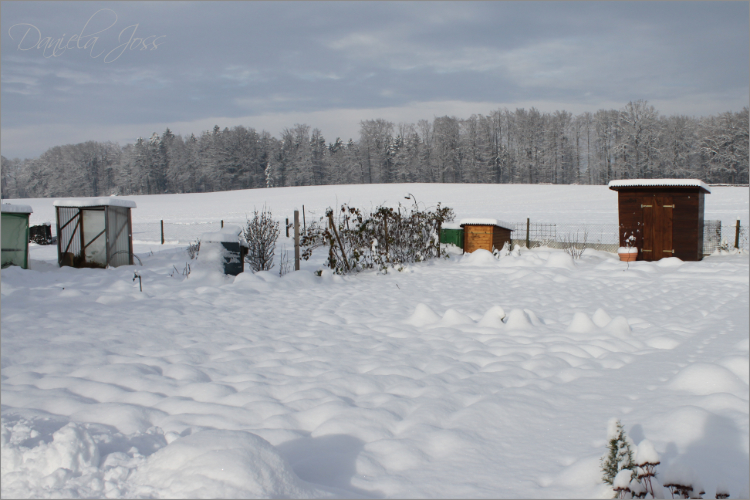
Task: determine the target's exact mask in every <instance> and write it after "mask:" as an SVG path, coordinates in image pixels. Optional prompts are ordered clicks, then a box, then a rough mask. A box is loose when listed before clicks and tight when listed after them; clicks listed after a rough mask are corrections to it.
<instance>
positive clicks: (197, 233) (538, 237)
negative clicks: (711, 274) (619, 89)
mask: <svg viewBox="0 0 750 500" xmlns="http://www.w3.org/2000/svg"><path fill="white" fill-rule="evenodd" d="M245 223H246V221H242V222H240V221H223V222H222V221H200V222H164V224H163V228H164V242H165V243H168V244H182V245H187V244H190V243H194V242H195V241H196V240H198V239H200V237H201V235H202V234H203V233H210V232H215V231H218V230H219V229H221V228H222V227H223V226H229V225H233V226H240V227H243V226H244V225H245ZM222 224H223V226H222ZM300 225H301V224H300ZM511 226H512V227H511V228H510V229H512V230H513V233H512V240H511V242H512V245H516V244H517V245H519V246H526V239H527V238H526V222H517V223H514V224H511ZM279 229H280V233H281V234H280V236H282V237H283V236H284V235H285V230H284V221H283V220H282V221H280V224H279ZM749 235H750V232H749V231H748V226H747V225H742V224H740V230H739V234H737V229H736V226H735V225H722V223H721V221H719V220H707V221H704V223H703V253H704V255H710V254H712V253H714V252H715V251H716V250H719V249H724V250H730V249H732V248H734V247H735V240H737V241H736V243H737V245H738V248H740V249H743V250H745V251H750V245H749V242H748V236H749ZM161 238H162V224H161V223H160V222H142V223H137V222H134V223H133V240H134V242H135V243H142V244H143V243H146V244H161V241H162V239H161ZM528 240H529V246H530V247H531V248H536V247H541V246H546V247H549V248H560V249H565V248H568V247H569V246H570V244H574V245H576V246H579V247H580V246H582V245H583V244H584V243H586V248H591V249H594V250H601V251H605V252H612V253H616V252H617V248H618V247H619V246H620V236H619V226H618V225H617V224H557V223H545V222H530V223H529V236H528Z"/></svg>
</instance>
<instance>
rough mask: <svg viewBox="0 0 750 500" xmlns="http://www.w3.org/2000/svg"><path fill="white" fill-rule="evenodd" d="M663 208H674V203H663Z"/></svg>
mask: <svg viewBox="0 0 750 500" xmlns="http://www.w3.org/2000/svg"><path fill="white" fill-rule="evenodd" d="M664 208H674V205H664Z"/></svg>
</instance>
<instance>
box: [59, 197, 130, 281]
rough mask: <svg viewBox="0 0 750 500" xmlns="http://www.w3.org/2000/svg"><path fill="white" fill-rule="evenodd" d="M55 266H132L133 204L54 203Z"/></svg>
mask: <svg viewBox="0 0 750 500" xmlns="http://www.w3.org/2000/svg"><path fill="white" fill-rule="evenodd" d="M53 205H54V206H55V211H56V213H57V263H58V265H60V267H62V266H71V267H107V266H111V267H117V266H127V265H133V222H132V220H131V217H130V209H131V208H135V202H133V201H130V200H124V199H122V198H117V197H114V196H110V197H107V198H74V199H67V200H55V201H54V203H53Z"/></svg>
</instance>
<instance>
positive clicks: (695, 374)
mask: <svg viewBox="0 0 750 500" xmlns="http://www.w3.org/2000/svg"><path fill="white" fill-rule="evenodd" d="M668 387H669V388H670V389H675V390H678V391H685V392H691V393H693V394H698V395H700V396H705V395H708V394H716V393H720V392H728V393H739V394H745V395H747V384H744V383H743V382H742V381H741V380H740V379H738V378H737V376H736V375H735V374H734V373H732V372H731V371H729V370H727V369H726V368H724V367H723V366H719V365H713V364H708V363H695V364H692V365H690V366H688V367H686V368H684V369H682V370H681V371H680V372H679V373H678V374H677V375H675V377H674V378H673V379H672V380H671V381H670V382H669V384H668ZM745 397H746V396H745Z"/></svg>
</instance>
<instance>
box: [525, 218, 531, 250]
mask: <svg viewBox="0 0 750 500" xmlns="http://www.w3.org/2000/svg"><path fill="white" fill-rule="evenodd" d="M530 225H531V222H530V221H529V218H528V217H527V218H526V249H527V250H529V249H530V248H531V245H530V241H529V226H530Z"/></svg>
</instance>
